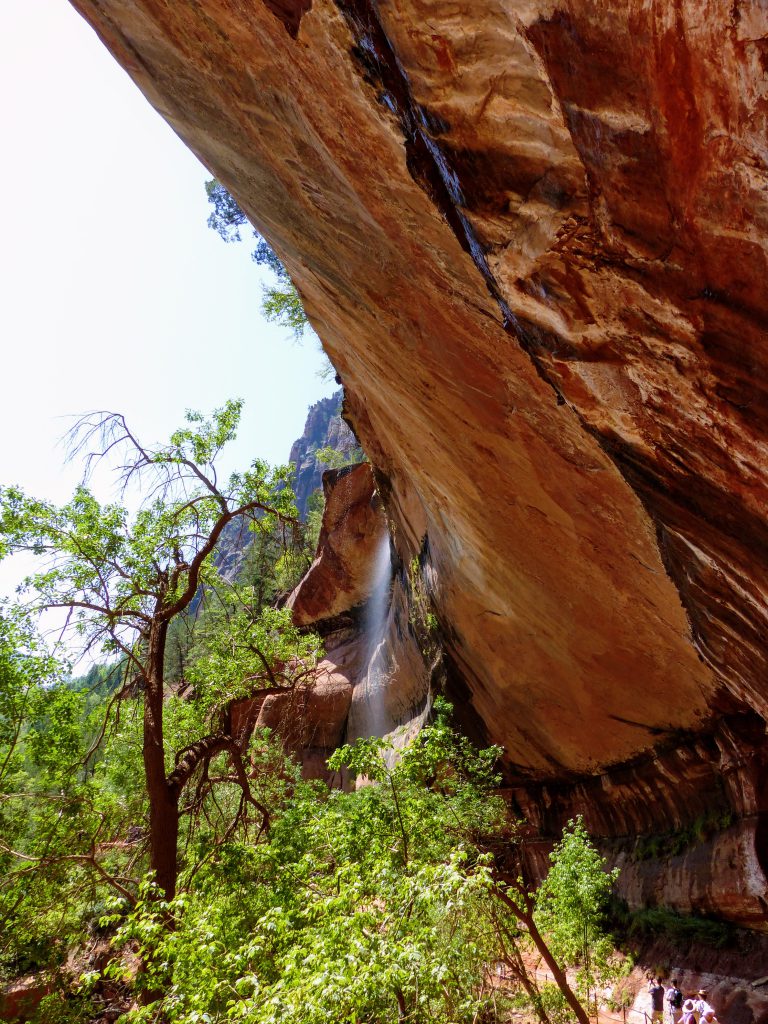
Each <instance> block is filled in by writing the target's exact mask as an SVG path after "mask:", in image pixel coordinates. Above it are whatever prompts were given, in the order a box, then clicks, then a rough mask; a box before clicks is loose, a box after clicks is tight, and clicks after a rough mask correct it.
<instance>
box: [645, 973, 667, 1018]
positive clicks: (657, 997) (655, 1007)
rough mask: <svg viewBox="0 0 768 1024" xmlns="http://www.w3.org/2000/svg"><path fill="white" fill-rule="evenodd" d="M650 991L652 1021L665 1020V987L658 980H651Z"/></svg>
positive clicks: (649, 983)
mask: <svg viewBox="0 0 768 1024" xmlns="http://www.w3.org/2000/svg"><path fill="white" fill-rule="evenodd" d="M648 991H649V992H650V994H651V1020H652V1021H661V1022H663V1020H664V986H663V985H662V984H661V981H659V979H658V978H651V980H650V981H649V982H648Z"/></svg>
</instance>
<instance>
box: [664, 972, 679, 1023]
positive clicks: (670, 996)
mask: <svg viewBox="0 0 768 1024" xmlns="http://www.w3.org/2000/svg"><path fill="white" fill-rule="evenodd" d="M664 1001H665V1002H666V1004H667V1007H668V1008H669V1020H670V1021H674V1020H675V1019H676V1018H677V1015H678V1011H679V1010H682V1008H683V993H682V992H681V991H680V989H679V988H678V987H677V978H673V979H672V981H671V983H670V986H669V988H668V989H667V994H666V996H665V997H664Z"/></svg>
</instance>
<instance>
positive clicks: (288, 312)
mask: <svg viewBox="0 0 768 1024" xmlns="http://www.w3.org/2000/svg"><path fill="white" fill-rule="evenodd" d="M205 191H206V193H207V195H208V202H209V203H211V204H212V205H213V213H212V214H211V215H210V216H209V217H208V227H209V228H212V229H213V230H214V231H216V232H217V233H218V234H219V235H220V236H221V238H222V239H223V240H224V241H225V242H240V241H242V235H241V234H240V228H241V227H243V226H244V225H246V224H248V218H247V217H246V216H245V214H244V213H243V211H242V210H241V209H240V207H239V205H238V203H237V200H236V199H235V198H234V197H233V196H232V195H231V194H230V193H229V192H228V191H227V189H226V188H225V187H224V186H223V185H222V184H221V182H220V181H217V180H216V179H215V178H212V179H211V180H210V181H207V182H206V183H205ZM253 235H254V237H255V238H256V240H257V241H256V248H255V249H254V250H253V252H252V253H251V259H252V260H253V261H254V263H258V264H260V265H261V266H265V267H268V268H269V270H271V271H272V273H273V274H274V275H275V278H276V280H277V283H276V284H275V285H270V286H267V287H265V288H264V296H263V299H262V304H261V308H262V312H263V313H264V315H265V317H266V318H267V320H269V321H270V322H273V323H278V324H281V325H282V326H283V327H287V328H288V329H289V330H290V332H291V333H292V334H293V336H294V337H295V338H301V337H302V336H303V334H304V331H305V329H306V327H307V324H308V323H309V321H308V319H307V314H306V313H305V311H304V306H303V305H302V302H301V298H300V296H299V293H298V291H297V290H296V286H295V285H294V283H293V281H291V278H290V275H289V274H288V271H287V270H286V269H285V267H284V266H283V263H282V262H281V260H280V258H279V257H278V256H277V254H276V253H275V251H274V250H273V249H272V248H271V247H270V246H269V244H268V243H267V241H266V239H265V238H263V237H262V236H261V235H260V234H259V233H258V231H256V230H255V228H254V229H253Z"/></svg>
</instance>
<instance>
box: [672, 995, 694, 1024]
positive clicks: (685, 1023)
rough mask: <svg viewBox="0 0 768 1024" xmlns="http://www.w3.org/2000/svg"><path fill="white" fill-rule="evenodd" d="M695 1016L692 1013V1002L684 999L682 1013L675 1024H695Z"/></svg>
mask: <svg viewBox="0 0 768 1024" xmlns="http://www.w3.org/2000/svg"><path fill="white" fill-rule="evenodd" d="M695 1021H696V1016H695V1014H694V1011H693V1000H692V999H686V1000H685V1002H684V1003H683V1012H682V1014H681V1015H680V1019H679V1020H677V1021H675V1024H695Z"/></svg>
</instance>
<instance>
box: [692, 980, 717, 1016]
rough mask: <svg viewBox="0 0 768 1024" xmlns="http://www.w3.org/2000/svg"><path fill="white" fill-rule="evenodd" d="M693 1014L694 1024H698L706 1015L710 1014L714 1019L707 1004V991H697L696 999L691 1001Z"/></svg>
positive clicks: (702, 989)
mask: <svg viewBox="0 0 768 1024" xmlns="http://www.w3.org/2000/svg"><path fill="white" fill-rule="evenodd" d="M693 1012H694V1014H695V1020H696V1024H699V1021H700V1020H701V1019H702V1017H706V1016H707V1014H711V1015H712V1016H713V1017H714V1015H715V1011H714V1010H713V1009H712V1007H711V1006H710V1005H709V1003H708V1002H707V990H706V989H705V988H700V989H699V995H698V998H697V999H694V1001H693Z"/></svg>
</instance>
